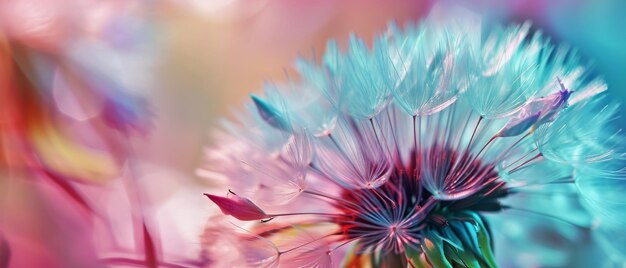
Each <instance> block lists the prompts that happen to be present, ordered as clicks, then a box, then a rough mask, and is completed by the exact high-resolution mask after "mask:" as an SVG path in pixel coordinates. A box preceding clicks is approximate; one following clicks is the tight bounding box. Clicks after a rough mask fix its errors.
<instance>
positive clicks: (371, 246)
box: [199, 20, 626, 267]
mask: <svg viewBox="0 0 626 268" xmlns="http://www.w3.org/2000/svg"><path fill="white" fill-rule="evenodd" d="M462 28H463V27H459V25H456V24H454V22H450V23H449V24H443V25H439V24H437V25H435V24H434V23H433V22H431V21H428V20H426V21H424V22H422V23H421V24H420V25H419V26H414V25H407V26H405V27H399V26H397V25H395V24H390V26H389V30H388V31H386V32H385V33H383V34H381V35H380V36H377V37H376V38H375V40H374V42H373V44H372V46H371V48H370V47H368V45H367V44H366V43H365V42H364V41H363V40H361V39H360V38H358V37H357V36H355V35H352V36H350V39H349V41H348V48H347V49H346V50H345V51H343V50H341V49H339V47H338V46H337V44H336V42H334V41H331V42H329V43H328V47H327V50H326V53H325V54H324V55H323V56H322V57H321V62H317V61H316V59H310V60H309V59H304V58H301V59H298V60H297V62H296V69H297V70H298V71H299V73H300V77H299V79H295V80H291V79H289V81H288V82H287V83H285V84H267V85H266V86H265V89H266V91H265V95H252V104H251V105H249V106H248V110H247V112H246V113H244V114H240V115H238V117H239V121H240V122H239V124H233V123H226V124H225V129H226V130H227V131H226V133H225V134H224V133H222V134H221V137H222V139H223V141H224V142H223V144H222V145H219V144H218V145H217V146H216V147H215V149H212V150H210V151H209V152H210V153H209V154H208V155H207V156H208V158H209V160H213V161H212V162H213V163H212V164H211V165H210V166H207V167H206V170H205V171H204V172H202V170H200V171H199V174H209V175H213V176H218V177H220V178H221V179H224V178H226V180H227V184H228V185H229V189H231V190H229V191H230V193H229V194H228V195H227V197H220V196H216V195H207V196H208V197H209V198H210V199H211V200H212V201H213V202H214V203H215V204H216V205H217V206H219V207H220V209H221V210H222V212H223V213H224V214H226V215H231V216H233V217H234V218H236V219H238V220H241V221H254V223H253V224H247V226H248V227H250V228H248V229H247V230H249V232H250V234H251V235H252V237H255V239H253V240H255V241H257V242H258V241H263V243H257V244H255V245H258V244H265V245H271V246H270V248H271V249H270V251H267V249H266V251H262V253H263V254H261V255H263V256H264V258H263V261H261V262H259V261H257V262H256V263H252V264H251V263H248V264H249V265H253V264H254V265H262V266H276V265H285V266H294V265H295V266H317V267H333V266H336V265H338V263H343V264H344V265H346V266H351V265H353V266H359V265H365V264H366V263H367V264H370V265H373V266H385V265H386V266H394V265H400V266H404V267H406V266H407V265H411V266H412V267H416V266H417V267H422V265H428V266H435V267H457V266H470V267H495V266H497V264H498V263H502V262H503V261H502V258H505V257H496V255H495V254H494V251H498V250H499V249H494V245H496V246H497V245H500V244H501V243H502V241H503V238H502V235H501V234H502V232H504V233H505V234H506V235H510V236H516V238H519V236H524V235H527V236H528V237H525V238H523V241H529V242H528V244H532V243H537V244H540V245H544V246H546V247H549V246H550V243H555V242H554V241H556V240H549V239H535V238H533V236H532V234H531V233H530V231H529V230H531V228H533V227H537V226H539V225H533V224H526V225H525V226H518V224H520V222H522V221H526V220H527V218H528V219H533V220H534V221H542V220H545V221H547V222H550V223H551V224H549V225H548V226H546V227H544V226H542V225H541V226H539V227H537V228H536V229H533V230H534V231H532V232H534V233H541V234H545V236H544V237H559V239H562V240H563V241H564V242H563V244H564V245H565V246H563V247H564V249H563V251H567V250H568V249H569V248H571V247H574V246H575V244H576V243H577V242H579V239H580V236H577V235H572V233H577V232H581V230H591V228H592V223H593V220H592V219H593V218H594V217H595V218H598V217H601V218H602V219H603V220H606V221H608V222H616V221H617V220H619V219H620V217H619V215H618V214H616V213H617V211H618V210H619V209H622V208H626V202H623V201H621V200H619V198H616V196H619V194H610V195H607V196H606V198H604V197H602V194H601V192H602V191H606V192H609V191H610V189H608V188H607V187H613V188H614V189H618V188H620V187H622V188H624V186H623V185H624V184H623V181H624V180H623V179H622V178H623V175H624V170H623V169H622V167H623V166H620V165H621V164H620V163H622V162H620V161H622V160H623V159H624V153H623V152H624V151H623V145H622V142H621V141H622V138H621V136H620V132H619V130H613V129H612V128H610V125H611V121H612V120H613V119H614V118H615V115H616V113H617V111H618V108H617V107H616V106H614V105H612V104H610V102H608V101H607V100H606V99H605V98H604V97H603V94H602V92H603V91H604V90H605V89H606V85H605V84H604V82H602V80H601V79H599V78H597V77H594V76H593V75H591V73H590V72H589V71H587V69H586V68H585V67H584V66H583V61H581V60H580V58H579V57H578V56H576V53H575V52H574V51H572V50H571V49H569V48H567V47H564V46H555V45H553V44H552V43H551V42H550V41H549V40H548V39H547V38H546V37H544V36H543V35H542V34H541V32H539V31H534V32H531V27H530V24H529V23H524V24H522V25H515V26H510V27H501V28H496V29H494V30H492V31H489V32H488V33H486V34H484V36H474V35H476V34H477V33H476V31H469V32H464V31H461V30H459V29H462ZM603 176H604V177H603ZM611 182H614V184H611ZM624 189H626V188H624ZM619 193H623V191H620V192H619ZM607 200H608V201H612V202H613V203H614V205H613V206H611V205H607ZM545 206H550V209H549V210H548V211H546V208H547V207H545ZM516 217H517V218H521V220H520V221H519V222H513V223H511V222H509V221H510V219H512V218H513V219H514V218H516ZM529 221H530V220H529ZM559 224H565V225H566V226H568V227H571V228H572V230H573V231H571V232H570V233H564V232H566V231H564V230H566V228H561V227H558V226H559ZM494 228H503V229H506V228H509V229H511V228H514V229H515V228H517V229H516V230H518V231H517V232H507V231H506V230H500V232H499V234H496V232H498V230H495V231H494ZM525 228H526V229H525ZM568 230H569V229H568ZM603 231H604V232H605V233H610V232H611V231H613V229H609V228H608V227H607V229H603ZM524 232H529V233H524ZM534 233H533V234H534ZM235 236H236V235H235ZM533 239H535V240H533ZM249 241H250V239H247V240H246V239H243V238H242V244H246V243H247V242H249ZM516 241H517V240H516ZM559 241H561V240H559ZM552 246H553V245H552ZM539 248H541V247H539ZM502 251H503V252H504V253H502V254H513V255H515V258H521V259H524V258H526V257H524V256H527V255H524V254H528V252H526V251H524V250H520V251H519V252H511V251H506V250H502ZM267 252H273V254H274V255H271V254H270V255H269V256H268V254H267ZM572 252H573V251H572ZM252 253H254V251H252ZM259 254H260V253H259ZM537 254H539V255H538V256H535V257H534V258H537V259H536V260H535V259H533V262H538V263H542V262H544V261H545V263H547V264H549V265H557V266H558V265H559V264H558V263H556V259H559V260H560V261H563V260H566V259H567V258H553V259H551V260H550V259H549V257H546V256H545V254H544V255H541V253H537ZM554 254H556V253H554ZM563 254H567V253H563ZM253 255H254V254H253ZM270 256H271V257H270ZM504 256H506V255H504ZM555 256H556V255H555ZM559 256H561V255H559ZM562 256H565V255H562ZM546 258H547V259H546Z"/></svg>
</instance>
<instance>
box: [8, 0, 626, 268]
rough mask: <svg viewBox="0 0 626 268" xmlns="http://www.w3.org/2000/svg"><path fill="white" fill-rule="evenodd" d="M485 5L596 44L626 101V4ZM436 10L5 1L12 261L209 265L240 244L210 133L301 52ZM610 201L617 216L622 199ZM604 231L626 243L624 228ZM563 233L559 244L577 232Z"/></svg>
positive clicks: (532, 257) (370, 4)
mask: <svg viewBox="0 0 626 268" xmlns="http://www.w3.org/2000/svg"><path fill="white" fill-rule="evenodd" d="M78 2H80V3H78ZM480 2H481V3H480V5H472V8H474V9H475V10H476V11H479V12H481V13H482V12H483V11H484V12H485V13H487V14H488V15H490V16H494V18H497V19H504V20H508V19H510V18H514V19H519V18H529V17H530V18H531V19H533V20H534V21H535V22H538V23H539V27H542V28H546V29H547V30H548V32H549V33H550V34H551V35H553V36H555V37H557V38H558V39H559V40H565V41H568V42H569V43H572V44H575V45H577V46H580V47H581V49H582V52H583V54H584V55H587V56H589V57H592V58H596V59H597V65H598V66H599V70H600V72H601V73H604V74H606V76H607V77H606V79H607V81H608V83H609V85H610V86H611V87H612V88H613V89H614V90H612V93H610V94H613V96H621V95H620V94H623V93H622V91H619V90H615V89H616V88H619V87H616V86H615V85H620V83H621V85H624V81H623V78H620V76H619V73H616V72H617V70H619V69H620V68H615V66H618V65H619V64H623V62H624V51H622V50H621V49H620V48H619V46H616V45H614V44H619V43H620V39H619V38H623V36H620V35H617V34H616V33H619V30H616V28H615V27H616V26H615V25H620V23H619V20H620V17H617V16H614V15H613V13H614V12H616V11H619V10H620V8H619V7H620V4H619V3H617V4H613V3H611V2H603V3H601V4H597V3H594V5H593V7H594V8H593V9H589V7H590V6H592V5H591V3H590V1H589V3H587V2H586V1H577V2H576V3H568V4H567V5H562V3H558V2H559V1H555V2H550V3H549V4H548V3H542V1H532V4H520V3H517V2H518V1H508V2H500V1H498V2H497V4H496V5H491V4H490V3H488V2H489V1H480ZM431 4H432V3H421V4H418V3H412V1H391V3H382V2H380V3H379V2H377V1H343V2H335V1H316V2H315V3H307V4H303V3H302V4H297V3H291V2H290V1H275V2H268V1H258V2H255V4H247V3H246V4H242V3H240V2H238V1H224V2H220V1H209V2H204V1H150V2H148V1H105V2H102V1H69V0H54V1H44V0H23V1H2V2H0V92H1V96H0V97H1V98H0V117H1V120H0V124H1V125H0V131H1V132H0V134H1V136H0V138H1V139H0V148H1V149H2V150H1V152H2V155H1V156H2V157H1V158H0V159H1V163H2V173H1V177H0V267H4V266H7V265H8V266H9V267H98V266H113V267H116V266H119V267H128V266H140V267H141V266H150V267H157V266H161V267H198V266H203V265H208V264H209V258H208V256H206V255H205V254H204V253H203V251H206V250H209V249H211V250H216V249H217V250H223V252H225V254H226V255H227V254H228V253H230V252H232V251H230V250H229V244H228V243H226V242H229V241H222V242H225V243H224V244H218V243H216V239H217V238H218V237H219V236H217V235H211V231H210V230H212V229H211V228H210V227H214V226H216V225H219V224H221V223H217V222H219V221H217V220H215V219H214V218H210V217H211V215H216V214H219V210H218V209H217V208H216V207H214V206H209V205H207V203H206V198H205V197H204V196H202V193H203V192H212V193H216V194H219V195H224V194H225V191H224V188H223V187H225V186H224V185H223V184H222V183H223V181H214V180H206V179H203V178H201V177H197V176H196V174H195V167H197V166H198V165H199V162H200V161H199V160H198V158H199V157H200V156H201V153H200V151H201V147H202V146H203V144H205V143H206V142H207V140H206V133H207V131H206V130H207V126H210V125H214V123H215V121H216V118H218V117H222V116H227V115H228V109H230V107H238V106H239V104H240V102H241V101H242V100H244V99H245V98H247V96H246V93H248V92H250V91H255V89H257V88H258V87H259V85H260V84H261V83H262V80H264V79H274V80H283V79H284V78H283V77H284V76H283V72H284V71H283V68H289V67H288V66H291V63H292V61H293V60H294V59H295V57H296V56H297V55H298V54H301V55H306V56H309V57H312V56H313V54H314V52H312V51H316V53H317V55H319V54H321V53H322V52H323V51H324V50H325V42H326V40H327V39H330V38H337V39H338V40H339V43H340V46H341V47H345V45H346V43H347V36H348V34H349V33H350V32H356V33H357V34H358V35H359V36H361V37H363V38H365V39H366V40H367V42H368V43H370V42H371V39H372V37H373V36H374V35H375V33H379V32H382V31H384V29H385V28H386V23H387V22H388V21H389V20H396V21H398V22H399V23H400V24H403V22H404V21H418V19H419V18H421V17H422V16H423V15H425V14H427V12H428V10H429V9H430V7H431ZM622 10H623V9H622ZM574 18H576V19H574ZM581 18H582V19H581ZM570 22H576V23H578V24H577V26H572V27H567V26H566V25H569V24H570ZM585 22H587V23H585ZM611 23H613V24H611ZM579 24H582V25H579ZM574 28H575V30H580V31H583V32H585V33H594V38H582V37H583V36H588V34H580V35H577V34H575V33H574V31H575V30H574ZM287 72H288V73H289V72H292V71H291V70H290V69H288V71H287ZM620 79H622V80H620ZM209 142H210V141H209ZM233 149H236V148H233ZM616 182H617V181H616ZM588 183H589V184H594V183H595V182H594V181H588ZM599 186H601V187H605V188H606V190H609V189H612V188H613V189H614V188H616V187H620V184H619V183H615V184H601V185H599ZM602 194H603V193H589V196H593V198H592V199H598V198H607V199H609V200H610V201H614V202H613V203H612V204H614V205H615V207H617V208H619V204H621V203H620V202H622V201H621V199H620V198H619V196H606V195H604V196H603V195H602ZM565 203H567V202H565ZM595 209H596V210H597V211H599V213H603V212H605V213H604V214H603V215H609V214H608V213H606V212H608V211H610V210H612V209H614V207H611V206H608V207H607V206H600V207H597V208H595ZM207 222H208V223H207ZM525 224H527V225H532V226H535V227H536V230H538V231H537V232H535V234H534V236H533V237H531V238H533V239H540V238H541V237H542V236H545V233H542V232H541V231H542V221H531V222H530V223H525ZM222 227H223V228H229V229H230V228H232V225H227V226H222ZM205 230H206V231H205ZM507 230H509V231H510V232H511V233H515V232H519V228H518V227H517V226H515V225H512V226H509V229H507ZM597 233H600V234H602V237H606V236H609V237H612V238H614V239H615V240H616V241H617V242H619V241H624V240H626V239H625V238H624V233H623V231H621V230H620V229H619V228H602V229H600V231H599V232H597ZM566 234H568V235H569V236H568V239H570V238H571V237H572V236H573V235H571V233H570V232H566ZM584 239H587V238H584ZM549 241H552V242H554V241H557V242H554V244H553V245H552V247H551V248H559V247H560V245H561V244H559V243H558V242H559V241H563V240H562V237H557V238H555V239H550V240H549ZM230 242H231V243H232V241H230ZM516 243H524V242H523V241H522V242H520V241H517V240H516V241H513V244H514V245H515V244H516ZM599 243H605V242H603V240H601V241H600V242H599ZM605 244H606V245H604V246H605V247H604V249H603V250H602V251H605V252H603V253H600V254H599V255H598V256H602V258H605V257H604V256H606V255H609V256H610V257H611V258H613V259H615V260H616V263H619V262H620V261H622V262H623V259H622V256H621V255H620V253H621V252H623V248H619V247H617V248H616V247H615V243H605ZM623 244H624V243H622V244H621V245H623ZM617 245H620V244H619V243H618V244H617ZM230 246H233V245H230ZM234 246H236V245H234ZM230 249H232V247H231V248H230ZM501 250H502V251H506V249H502V247H501ZM508 250H514V249H513V248H511V247H509V249H508ZM579 250H583V251H590V250H589V249H586V248H582V249H579ZM539 252H543V253H544V254H545V253H547V254H552V253H553V252H552V251H550V250H549V249H545V248H539V249H536V250H534V251H533V250H530V251H524V252H521V255H522V256H525V257H523V259H524V260H527V261H528V263H533V261H536V259H537V254H539ZM557 256H561V255H557ZM580 256H583V255H580ZM232 257H236V256H232ZM557 258H566V257H563V256H561V257H557ZM581 258H582V257H581ZM575 261H576V262H577V263H578V264H579V265H581V266H585V265H584V261H585V260H575ZM512 262H513V263H511V264H510V265H511V266H524V265H523V264H522V263H521V262H519V261H518V260H512Z"/></svg>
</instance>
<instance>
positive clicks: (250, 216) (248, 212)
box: [204, 194, 270, 221]
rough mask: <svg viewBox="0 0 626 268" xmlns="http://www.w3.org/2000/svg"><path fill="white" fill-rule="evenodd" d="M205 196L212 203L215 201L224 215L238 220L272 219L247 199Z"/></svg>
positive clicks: (234, 196) (230, 196)
mask: <svg viewBox="0 0 626 268" xmlns="http://www.w3.org/2000/svg"><path fill="white" fill-rule="evenodd" d="M204 195H206V196H207V197H208V198H209V199H211V201H213V203H215V204H216V205H217V206H218V207H220V209H221V210H222V213H224V215H231V216H233V217H235V218H237V219H238V220H242V221H254V220H262V219H267V218H269V217H270V216H268V215H267V214H265V212H264V211H263V210H262V209H261V208H259V207H258V206H257V205H255V204H254V203H252V201H250V200H249V199H247V198H242V197H239V196H237V195H235V194H229V195H228V196H227V197H221V196H217V195H212V194H204Z"/></svg>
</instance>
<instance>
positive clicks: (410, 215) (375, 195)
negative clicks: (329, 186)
mask: <svg viewBox="0 0 626 268" xmlns="http://www.w3.org/2000/svg"><path fill="white" fill-rule="evenodd" d="M425 150H426V151H423V153H421V154H420V153H413V156H412V159H411V161H409V163H408V164H397V165H396V167H395V168H394V170H393V172H392V174H391V176H390V177H389V180H388V181H386V182H385V183H384V184H382V185H381V186H380V187H378V188H374V189H367V188H366V189H357V190H348V189H345V190H343V193H342V201H337V202H335V203H334V205H335V206H336V207H337V208H338V209H339V210H340V211H342V212H343V214H345V215H348V216H350V220H349V221H346V220H345V217H342V218H341V219H338V220H337V222H339V223H340V225H341V230H342V231H343V233H344V235H345V236H346V238H347V239H355V240H359V243H360V244H361V245H363V247H364V250H380V249H383V250H384V249H386V250H393V251H395V252H402V251H404V250H405V247H406V246H410V247H418V246H419V244H420V241H421V240H422V239H421V238H423V237H424V231H425V230H428V229H430V228H439V227H444V226H447V225H448V223H449V221H453V220H461V221H462V220H463V219H459V218H457V217H455V216H454V215H456V214H458V213H462V212H466V211H470V212H480V211H497V210H501V209H503V208H504V207H503V206H502V205H501V204H500V202H499V200H498V199H499V198H501V197H504V196H506V195H507V194H508V190H507V188H506V187H505V185H504V183H503V182H500V181H497V180H495V179H492V178H497V172H496V171H495V170H494V168H493V165H491V164H486V163H483V162H482V161H481V160H479V159H477V158H476V157H473V156H472V155H470V154H469V153H467V152H464V153H459V152H457V151H454V150H451V149H448V148H442V147H441V146H434V147H432V148H430V149H425ZM425 157H431V158H437V159H440V160H442V161H441V163H439V164H438V165H436V166H429V165H428V164H427V163H425V162H426V161H425ZM459 158H460V159H459ZM459 163H461V164H459ZM426 169H430V170H426ZM432 174H439V175H438V176H440V177H441V178H443V179H440V180H437V181H438V183H441V184H442V185H439V186H438V187H436V188H437V189H445V191H447V192H454V191H455V190H456V189H454V188H455V187H461V186H457V185H461V184H462V187H464V188H463V189H462V190H463V191H464V192H467V193H469V194H467V195H464V196H463V197H462V198H458V199H451V200H441V199H440V198H438V195H441V193H437V192H434V193H433V192H431V191H429V190H428V189H429V187H428V186H427V185H426V183H425V179H424V177H425V176H431V175H432Z"/></svg>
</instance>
